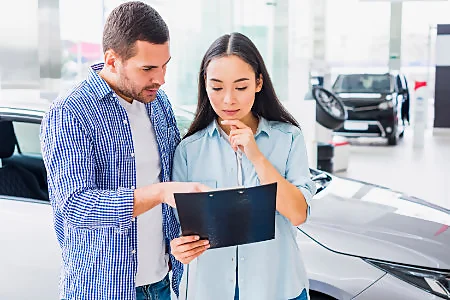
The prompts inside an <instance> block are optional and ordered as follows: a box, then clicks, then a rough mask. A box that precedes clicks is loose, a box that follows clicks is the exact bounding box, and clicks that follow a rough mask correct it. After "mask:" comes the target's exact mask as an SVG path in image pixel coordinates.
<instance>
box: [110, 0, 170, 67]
mask: <svg viewBox="0 0 450 300" xmlns="http://www.w3.org/2000/svg"><path fill="white" fill-rule="evenodd" d="M168 40H169V28H168V27H167V24H166V22H164V20H163V18H162V17H161V16H160V15H159V13H158V12H157V11H156V10H155V9H154V8H153V7H151V6H150V5H148V4H145V3H143V2H140V1H131V2H126V3H123V4H121V5H119V6H118V7H116V8H115V9H114V10H113V11H112V12H111V14H110V15H109V16H108V19H107V20H106V24H105V28H104V30H103V51H104V52H106V51H107V50H109V49H111V50H113V51H114V52H116V53H117V54H118V55H119V56H120V58H122V59H123V60H127V59H129V58H131V57H133V56H134V55H135V54H136V49H135V44H136V41H146V42H150V43H152V44H164V43H165V42H167V41H168Z"/></svg>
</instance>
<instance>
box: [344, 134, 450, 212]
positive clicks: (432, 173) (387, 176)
mask: <svg viewBox="0 0 450 300" xmlns="http://www.w3.org/2000/svg"><path fill="white" fill-rule="evenodd" d="M350 143H351V147H350V158H349V165H348V169H347V171H346V172H339V173H337V174H338V175H342V176H345V177H350V178H355V179H358V180H361V181H366V182H370V183H375V184H378V185H382V186H386V187H389V188H391V189H394V190H396V191H399V192H403V193H406V194H408V195H410V196H415V197H418V198H422V199H424V200H426V201H429V202H432V203H434V204H438V205H440V206H443V207H446V208H447V209H450V136H433V135H432V132H431V130H428V131H427V132H426V134H425V146H424V148H423V149H414V148H413V128H408V129H407V130H406V132H405V137H404V139H403V140H400V142H399V144H398V145H397V146H387V145H386V141H385V140H383V139H380V140H378V139H367V138H365V139H362V138H360V139H352V140H350Z"/></svg>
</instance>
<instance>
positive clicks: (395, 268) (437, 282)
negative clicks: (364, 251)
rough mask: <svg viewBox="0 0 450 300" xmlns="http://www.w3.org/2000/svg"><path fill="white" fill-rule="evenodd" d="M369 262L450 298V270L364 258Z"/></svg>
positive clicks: (429, 290) (428, 290) (413, 283)
mask: <svg viewBox="0 0 450 300" xmlns="http://www.w3.org/2000/svg"><path fill="white" fill-rule="evenodd" d="M364 260H365V261H366V262H368V263H369V264H371V265H373V266H375V267H377V268H379V269H381V270H383V271H385V272H387V273H389V274H391V275H393V276H395V277H397V278H399V279H401V280H403V281H406V282H408V283H409V284H412V285H414V286H416V287H418V288H420V289H423V290H425V291H427V292H428V293H431V294H434V295H436V296H439V297H441V298H444V299H450V271H436V270H429V269H425V268H421V267H412V266H405V265H399V264H395V263H388V262H382V261H377V260H373V259H364Z"/></svg>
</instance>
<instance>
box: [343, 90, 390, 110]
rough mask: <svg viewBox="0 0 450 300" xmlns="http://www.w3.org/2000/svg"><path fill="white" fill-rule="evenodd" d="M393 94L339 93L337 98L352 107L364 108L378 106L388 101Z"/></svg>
mask: <svg viewBox="0 0 450 300" xmlns="http://www.w3.org/2000/svg"><path fill="white" fill-rule="evenodd" d="M388 95H390V97H392V94H391V93H337V96H338V97H339V98H340V99H341V100H342V101H343V102H344V104H346V105H347V106H351V107H363V106H372V105H378V104H380V103H381V102H384V101H385V100H386V97H387V96H388Z"/></svg>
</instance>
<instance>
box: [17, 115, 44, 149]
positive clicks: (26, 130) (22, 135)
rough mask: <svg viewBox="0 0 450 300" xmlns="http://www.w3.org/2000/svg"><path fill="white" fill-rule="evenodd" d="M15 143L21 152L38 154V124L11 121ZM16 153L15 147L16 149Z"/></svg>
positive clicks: (39, 147) (39, 146) (39, 145)
mask: <svg viewBox="0 0 450 300" xmlns="http://www.w3.org/2000/svg"><path fill="white" fill-rule="evenodd" d="M13 126H14V132H15V133H16V138H17V143H18V144H19V148H20V151H21V153H22V154H24V155H32V156H36V155H37V156H40V155H41V144H40V140H39V127H40V124H34V123H24V122H13ZM16 153H17V149H16Z"/></svg>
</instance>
